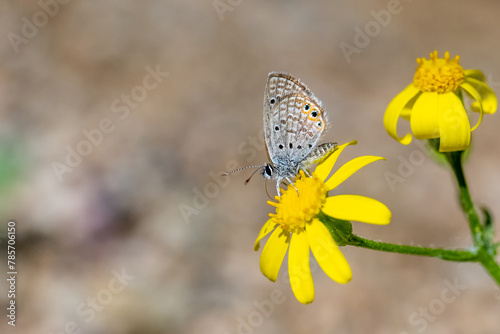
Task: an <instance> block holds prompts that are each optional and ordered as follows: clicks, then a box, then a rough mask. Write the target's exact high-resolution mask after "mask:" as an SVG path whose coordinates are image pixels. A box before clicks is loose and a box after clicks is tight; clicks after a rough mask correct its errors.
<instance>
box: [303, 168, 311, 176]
mask: <svg viewBox="0 0 500 334" xmlns="http://www.w3.org/2000/svg"><path fill="white" fill-rule="evenodd" d="M301 169H302V170H303V171H304V173H305V174H306V175H307V176H308V177H312V175H311V174H309V172H308V171H307V169H305V168H301Z"/></svg>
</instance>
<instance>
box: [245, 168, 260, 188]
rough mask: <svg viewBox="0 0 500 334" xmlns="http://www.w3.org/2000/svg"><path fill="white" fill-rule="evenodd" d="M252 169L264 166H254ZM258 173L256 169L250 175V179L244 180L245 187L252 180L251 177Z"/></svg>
mask: <svg viewBox="0 0 500 334" xmlns="http://www.w3.org/2000/svg"><path fill="white" fill-rule="evenodd" d="M254 167H264V166H254ZM258 171H259V169H256V170H254V171H253V173H252V175H250V177H249V178H248V179H246V180H245V185H247V184H248V182H250V179H251V178H252V176H254V175H255V173H257V172H258Z"/></svg>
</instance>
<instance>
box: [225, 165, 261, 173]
mask: <svg viewBox="0 0 500 334" xmlns="http://www.w3.org/2000/svg"><path fill="white" fill-rule="evenodd" d="M255 167H265V166H259V165H255V166H246V167H241V168H238V169H235V170H232V171H230V172H225V173H222V174H221V176H228V175H231V174H233V173H236V172H239V171H240V170H244V169H247V168H255ZM257 170H258V169H257ZM254 174H255V172H254ZM252 175H253V174H252Z"/></svg>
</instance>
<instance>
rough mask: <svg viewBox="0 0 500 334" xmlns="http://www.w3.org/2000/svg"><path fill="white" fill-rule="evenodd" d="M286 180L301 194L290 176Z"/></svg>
mask: <svg viewBox="0 0 500 334" xmlns="http://www.w3.org/2000/svg"><path fill="white" fill-rule="evenodd" d="M286 180H287V181H288V182H289V183H290V184H291V185H292V186H293V187H294V188H295V191H296V192H297V195H298V194H299V190H298V189H297V187H296V186H295V184H293V182H292V180H290V178H288V177H287V178H286Z"/></svg>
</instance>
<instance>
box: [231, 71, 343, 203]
mask: <svg viewBox="0 0 500 334" xmlns="http://www.w3.org/2000/svg"><path fill="white" fill-rule="evenodd" d="M326 127H327V115H326V112H325V111H324V110H323V108H322V103H321V101H320V100H319V99H318V98H316V97H315V96H314V94H313V93H312V92H311V91H310V90H309V88H307V86H306V85H305V84H304V83H302V82H301V81H300V80H299V79H297V78H296V77H294V76H293V75H291V74H288V73H284V72H271V73H269V75H268V77H267V84H266V88H265V91H264V138H265V141H266V149H267V155H268V158H269V162H268V163H266V164H265V165H263V166H248V167H244V168H240V169H237V170H235V171H233V172H236V171H239V170H242V169H246V168H251V167H259V169H258V170H256V172H257V171H259V170H260V173H261V174H262V176H263V177H264V178H265V179H275V180H276V191H277V193H278V195H280V184H281V183H282V182H284V181H287V182H288V183H289V184H291V185H293V186H294V187H295V185H294V184H293V181H292V179H294V178H295V176H296V175H297V174H298V173H299V171H300V170H303V171H304V172H305V173H306V175H308V176H310V174H309V172H308V171H307V168H308V167H309V166H310V165H312V164H313V163H316V162H320V161H322V160H323V159H326V158H327V157H328V156H329V155H330V154H331V153H333V151H335V149H336V148H337V144H336V143H324V144H320V145H318V140H319V139H320V137H321V135H322V134H323V132H324V131H325V129H326ZM231 173H232V172H229V173H225V174H223V175H229V174H231ZM252 175H253V174H252ZM250 177H251V176H250ZM249 180H250V178H249V179H248V180H247V181H246V182H248V181H249Z"/></svg>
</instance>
